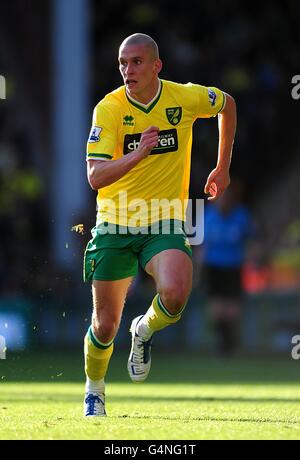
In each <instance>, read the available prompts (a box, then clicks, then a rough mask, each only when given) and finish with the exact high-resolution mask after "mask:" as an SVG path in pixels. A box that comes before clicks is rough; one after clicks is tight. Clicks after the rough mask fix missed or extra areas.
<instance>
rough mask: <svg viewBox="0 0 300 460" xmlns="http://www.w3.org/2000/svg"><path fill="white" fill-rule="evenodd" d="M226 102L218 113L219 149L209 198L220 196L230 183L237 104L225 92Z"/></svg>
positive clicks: (209, 177) (208, 186) (206, 190)
mask: <svg viewBox="0 0 300 460" xmlns="http://www.w3.org/2000/svg"><path fill="white" fill-rule="evenodd" d="M224 94H225V96H226V103H225V106H224V108H223V109H222V110H221V112H220V113H219V115H218V126H219V149H218V160H217V165H216V167H215V169H213V170H212V172H211V173H210V174H209V176H208V179H207V182H206V184H205V188H204V192H205V193H209V194H210V197H209V198H208V199H209V200H215V199H216V198H218V197H219V196H220V195H222V193H223V192H224V190H225V189H226V188H227V187H228V185H229V184H230V175H229V168H230V162H231V155H232V148H233V142H234V136H235V131H236V104H235V101H234V99H233V97H232V96H230V95H229V94H226V93H224Z"/></svg>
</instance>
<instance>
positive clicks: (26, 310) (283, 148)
mask: <svg viewBox="0 0 300 460" xmlns="http://www.w3.org/2000/svg"><path fill="white" fill-rule="evenodd" d="M299 16H300V5H299V4H298V3H297V2H294V1H288V2H271V1H265V2H263V3H261V4H260V6H259V8H258V7H257V6H256V5H255V4H253V3H251V4H250V3H248V4H246V5H243V8H242V9H241V6H240V3H239V2H238V1H235V0H232V1H224V2H217V1H201V2H199V1H197V2H196V1H188V2H185V4H184V5H181V4H179V5H176V4H174V2H171V1H162V2H159V3H158V2H147V1H135V0H133V1H131V2H123V1H120V0H110V1H109V2H102V1H96V0H43V2H39V1H35V0H11V1H9V2H8V1H6V2H1V14H0V74H1V75H3V76H5V78H6V85H7V88H6V90H7V97H6V100H1V101H0V223H1V240H0V245H1V255H0V335H3V336H4V337H5V338H6V339H7V347H8V352H9V351H10V350H14V349H15V350H18V349H21V350H22V349H25V350H37V349H38V350H41V349H48V348H49V349H51V350H52V349H57V348H62V347H64V348H66V347H70V348H76V349H77V348H78V349H79V347H80V346H81V343H82V338H83V335H84V333H85V331H86V329H87V327H88V325H89V322H90V315H91V298H90V287H89V286H87V285H84V284H83V282H82V280H81V275H82V254H83V249H84V247H85V244H86V242H87V240H88V239H89V229H90V228H91V227H92V226H93V225H94V221H95V193H94V192H92V191H91V190H90V189H89V187H88V184H87V181H86V173H85V143H86V139H87V136H88V133H89V129H90V123H91V114H92V109H93V107H94V105H95V104H96V103H97V102H98V101H99V100H100V99H101V98H102V97H103V96H104V95H105V94H106V93H107V92H109V91H110V90H112V89H114V88H115V87H117V86H119V85H120V84H121V83H122V82H121V78H120V75H119V73H118V65H117V51H118V46H119V44H120V42H121V41H122V40H123V39H124V38H125V37H126V36H127V35H129V34H131V33H134V32H144V33H148V34H150V35H151V36H153V38H154V39H156V40H157V42H158V44H159V46H160V52H161V58H162V60H163V62H164V68H163V71H162V73H161V76H162V78H166V79H172V80H175V81H181V82H187V81H193V82H199V83H201V84H205V85H214V86H217V87H219V88H221V89H223V90H224V91H227V92H228V93H230V94H232V95H233V96H234V97H235V99H236V101H237V105H238V131H237V138H236V142H235V147H234V158H233V163H232V175H233V177H238V179H239V180H240V181H241V182H242V183H243V186H244V200H245V203H246V204H247V205H248V206H249V208H250V209H251V211H252V213H253V215H254V216H255V218H256V220H257V222H258V223H259V228H260V240H261V244H260V248H259V253H258V254H256V256H255V257H253V258H252V259H249V261H248V264H247V267H246V268H247V270H246V272H245V273H246V276H245V287H246V290H247V302H246V308H245V312H244V316H243V328H242V339H243V347H242V349H241V351H243V352H253V353H261V354H262V353H274V354H278V353H280V354H281V353H284V354H286V355H287V356H289V354H290V349H291V338H292V336H293V335H296V334H299V333H300V314H299V308H298V306H299V300H300V294H299V286H300V278H299V272H300V249H299V242H300V218H299V204H300V203H299V202H300V197H299V192H298V184H299V180H300V167H299V166H300V159H299V148H300V146H299V133H298V131H299V128H298V126H299V108H300V102H299V101H297V100H294V99H293V98H292V96H291V89H292V85H291V79H292V77H293V75H296V74H299V73H300V72H299V34H298V30H297V27H298V22H299V19H298V18H299ZM216 148H217V122H216V120H213V121H211V120H208V121H207V120H204V121H201V122H197V123H196V125H195V129H194V147H193V163H192V177H191V188H190V191H191V196H192V197H193V198H201V197H203V192H202V191H203V187H204V184H205V180H206V177H207V175H208V173H209V172H210V170H211V168H212V167H213V166H214V163H215V159H216ZM79 223H84V225H85V227H86V229H87V233H86V234H85V235H79V234H76V233H74V232H71V227H72V226H74V225H76V224H79ZM200 275H201V265H200V263H199V261H198V258H197V251H195V280H194V289H193V293H192V296H191V299H190V301H189V307H188V308H187V311H186V313H185V315H184V318H183V319H182V321H181V322H180V323H179V324H178V325H176V326H175V327H173V328H170V330H166V331H164V332H163V333H161V334H159V335H157V339H156V343H157V344H160V345H161V346H162V347H163V348H164V349H166V350H169V349H176V348H178V347H179V346H180V347H181V348H182V345H184V347H185V348H186V349H191V350H195V351H199V352H201V351H205V352H207V351H209V350H210V349H211V341H212V336H211V331H210V327H209V323H208V320H207V316H206V313H205V304H206V299H205V295H204V292H203V290H202V289H201V284H200V281H199V280H200ZM153 288H154V286H153V284H152V282H151V280H149V278H148V277H146V276H144V275H143V274H142V273H141V274H140V275H139V277H138V279H137V280H136V282H135V283H134V286H133V288H132V289H131V291H130V293H129V296H128V301H127V306H126V308H125V311H124V316H123V323H122V326H121V329H120V332H119V335H118V337H117V340H116V343H117V344H118V346H119V348H120V349H124V350H126V349H127V348H128V346H129V335H128V325H129V323H130V321H131V319H132V317H134V316H135V314H136V313H137V312H140V311H141V310H143V309H145V308H146V305H147V304H148V303H149V302H150V300H151V298H152V297H153V292H154V289H153Z"/></svg>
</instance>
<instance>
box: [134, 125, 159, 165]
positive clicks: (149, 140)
mask: <svg viewBox="0 0 300 460" xmlns="http://www.w3.org/2000/svg"><path fill="white" fill-rule="evenodd" d="M158 136H159V128H158V127H157V126H149V128H147V129H146V130H145V131H144V132H143V133H142V135H141V140H140V143H139V146H138V148H137V151H139V152H140V153H141V155H142V157H143V158H146V157H147V156H148V155H149V154H150V152H151V150H152V149H154V147H157V145H158Z"/></svg>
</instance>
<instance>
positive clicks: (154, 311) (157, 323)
mask: <svg viewBox="0 0 300 460" xmlns="http://www.w3.org/2000/svg"><path fill="white" fill-rule="evenodd" d="M184 307H185V305H184V306H183V308H182V309H181V310H180V312H179V313H177V314H176V315H172V314H171V313H170V312H169V311H168V310H167V309H166V307H165V306H164V305H163V303H162V301H161V299H160V296H159V294H157V295H156V296H155V297H154V299H153V301H152V304H151V305H150V307H149V309H148V311H147V312H146V314H145V315H144V317H143V318H142V320H141V322H142V323H143V324H145V325H147V327H148V328H149V329H150V330H151V331H153V332H155V331H160V330H161V329H164V328H165V327H167V326H169V325H170V324H174V323H177V321H179V320H180V318H181V314H182V312H183V310H184Z"/></svg>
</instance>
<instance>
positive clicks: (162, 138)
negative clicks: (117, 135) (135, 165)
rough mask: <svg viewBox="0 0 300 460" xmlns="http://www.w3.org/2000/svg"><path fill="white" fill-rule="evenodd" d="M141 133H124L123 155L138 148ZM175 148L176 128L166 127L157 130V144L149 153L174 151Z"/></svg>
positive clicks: (176, 146)
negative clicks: (162, 129)
mask: <svg viewBox="0 0 300 460" xmlns="http://www.w3.org/2000/svg"><path fill="white" fill-rule="evenodd" d="M141 135H142V134H141V133H137V134H126V135H125V137H124V147H123V152H124V155H127V153H130V152H132V151H133V150H135V149H137V148H138V146H139V143H140V139H141ZM176 150H178V137H177V131H176V129H166V130H164V131H160V132H159V137H158V146H157V147H155V148H154V149H153V150H152V151H151V153H150V155H158V154H161V153H168V152H176Z"/></svg>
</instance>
